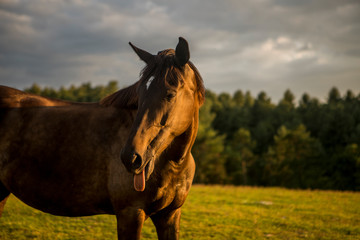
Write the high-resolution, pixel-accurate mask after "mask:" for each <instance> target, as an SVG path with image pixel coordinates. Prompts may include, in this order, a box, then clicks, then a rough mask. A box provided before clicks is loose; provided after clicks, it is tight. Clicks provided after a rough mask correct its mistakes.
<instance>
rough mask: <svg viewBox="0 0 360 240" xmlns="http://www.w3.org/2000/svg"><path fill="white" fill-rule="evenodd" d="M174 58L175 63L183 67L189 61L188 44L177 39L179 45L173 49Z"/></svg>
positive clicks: (181, 39)
mask: <svg viewBox="0 0 360 240" xmlns="http://www.w3.org/2000/svg"><path fill="white" fill-rule="evenodd" d="M175 56H176V58H175V59H176V62H177V63H178V64H179V65H180V66H181V67H183V66H184V65H185V64H186V63H187V62H188V61H189V59H190V50H189V44H188V42H187V41H186V40H185V39H184V38H182V37H179V43H178V44H177V46H176V49H175Z"/></svg>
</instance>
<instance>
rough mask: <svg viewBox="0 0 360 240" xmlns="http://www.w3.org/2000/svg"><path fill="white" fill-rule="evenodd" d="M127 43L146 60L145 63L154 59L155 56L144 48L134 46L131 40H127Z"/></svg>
mask: <svg viewBox="0 0 360 240" xmlns="http://www.w3.org/2000/svg"><path fill="white" fill-rule="evenodd" d="M129 44H130V46H131V47H132V49H133V50H134V51H135V53H136V54H137V55H138V56H139V58H140V59H141V60H143V61H144V62H146V63H147V64H149V63H150V62H151V61H152V60H153V59H154V57H155V56H154V55H152V54H151V53H148V52H147V51H145V50H142V49H140V48H137V47H135V46H134V45H133V44H132V43H131V42H129Z"/></svg>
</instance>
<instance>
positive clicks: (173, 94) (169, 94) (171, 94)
mask: <svg viewBox="0 0 360 240" xmlns="http://www.w3.org/2000/svg"><path fill="white" fill-rule="evenodd" d="M175 96H176V92H168V93H167V94H166V100H168V101H170V100H171V99H173V98H174V97H175Z"/></svg>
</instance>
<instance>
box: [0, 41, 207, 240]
mask: <svg viewBox="0 0 360 240" xmlns="http://www.w3.org/2000/svg"><path fill="white" fill-rule="evenodd" d="M130 45H131V47H132V48H133V50H134V51H135V52H136V54H137V55H138V56H139V57H140V59H141V60H143V61H144V62H145V63H146V66H145V68H144V69H143V71H142V72H141V78H140V80H139V81H137V82H136V83H134V84H133V85H131V86H129V87H127V88H125V89H122V90H119V91H118V92H116V93H114V94H112V95H110V96H108V97H106V98H104V99H102V100H101V101H100V102H99V103H74V102H68V101H61V100H54V99H50V98H45V97H40V96H37V95H34V94H28V93H24V92H22V91H19V90H16V89H12V88H9V87H5V86H0V215H1V213H2V211H3V207H4V205H5V202H6V199H7V197H8V196H9V194H10V193H12V194H14V195H15V196H16V197H18V198H19V199H20V200H22V201H23V202H25V203H26V204H28V205H30V206H32V207H34V208H36V209H39V210H41V211H44V212H47V213H51V214H55V215H61V216H87V215H95V214H114V215H116V218H117V222H118V223H117V226H118V238H119V239H140V236H141V228H142V225H143V222H144V221H145V220H146V219H147V218H148V217H150V218H151V220H152V221H153V223H154V225H155V227H156V230H157V233H158V237H159V239H178V238H179V224H180V214H181V206H182V205H183V203H184V202H185V199H186V197H187V194H188V192H189V189H190V187H191V184H192V180H193V177H194V172H195V162H194V159H193V157H192V155H191V148H192V146H193V144H194V141H195V137H196V134H197V129H198V114H199V108H200V106H201V105H202V103H203V101H204V97H205V90H204V86H203V82H202V79H201V76H200V74H199V72H198V71H197V69H196V67H195V66H194V65H193V64H192V63H191V62H190V61H189V58H190V52H189V46H188V43H187V42H186V40H185V39H183V38H179V43H178V45H177V47H176V49H175V50H173V49H168V50H164V51H160V52H159V53H158V54H157V55H152V54H150V53H148V52H146V51H144V50H142V49H139V48H137V47H135V46H134V45H132V44H131V43H130Z"/></svg>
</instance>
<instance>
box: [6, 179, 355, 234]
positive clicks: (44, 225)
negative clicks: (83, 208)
mask: <svg viewBox="0 0 360 240" xmlns="http://www.w3.org/2000/svg"><path fill="white" fill-rule="evenodd" d="M180 233H181V239H200V240H201V239H360V193H353V192H336V191H300V190H286V189H281V188H250V187H222V186H199V185H198V186H196V185H195V186H193V187H192V189H191V192H190V194H189V196H188V199H187V201H186V203H185V205H184V206H183V212H182V221H181V231H180ZM142 235H143V239H156V232H155V228H154V226H153V225H152V223H151V221H150V220H148V221H147V222H146V223H145V226H144V228H143V233H142ZM0 239H1V240H3V239H6V240H7V239H9V240H10V239H116V219H115V217H114V216H108V215H102V216H93V217H82V218H68V217H57V216H52V215H50V214H45V213H42V212H40V211H37V210H34V209H32V208H30V207H28V206H26V205H24V204H23V203H21V202H20V201H19V200H17V199H16V198H15V197H11V198H10V199H9V201H8V203H7V205H6V207H5V211H4V214H3V217H2V218H1V219H0Z"/></svg>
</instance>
